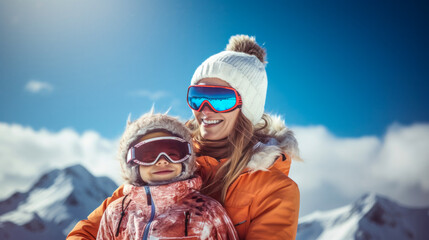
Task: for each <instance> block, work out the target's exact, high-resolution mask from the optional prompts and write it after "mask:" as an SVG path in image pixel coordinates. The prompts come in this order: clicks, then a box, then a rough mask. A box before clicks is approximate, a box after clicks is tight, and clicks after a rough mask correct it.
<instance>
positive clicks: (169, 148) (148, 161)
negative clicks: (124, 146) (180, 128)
mask: <svg viewBox="0 0 429 240" xmlns="http://www.w3.org/2000/svg"><path fill="white" fill-rule="evenodd" d="M191 153H192V150H191V146H190V144H189V143H188V142H186V141H185V140H184V139H181V138H178V137H158V138H151V139H148V140H145V141H142V142H139V143H137V144H135V145H134V146H132V147H131V148H130V149H129V150H128V154H127V163H129V162H131V161H133V162H135V163H137V164H140V165H153V164H155V163H156V162H157V161H158V160H159V158H161V156H164V157H165V158H167V159H168V160H169V161H170V162H172V163H180V162H184V161H186V160H187V159H188V158H189V157H190V156H191Z"/></svg>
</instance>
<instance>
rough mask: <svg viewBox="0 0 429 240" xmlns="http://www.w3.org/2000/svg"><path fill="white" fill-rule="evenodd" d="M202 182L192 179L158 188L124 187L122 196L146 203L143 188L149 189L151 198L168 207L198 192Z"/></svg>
mask: <svg viewBox="0 0 429 240" xmlns="http://www.w3.org/2000/svg"><path fill="white" fill-rule="evenodd" d="M201 184H202V180H201V178H200V177H194V178H190V179H186V180H183V181H178V182H173V183H170V184H165V185H158V186H141V187H138V186H134V185H131V184H125V185H124V195H129V196H130V197H131V198H132V199H139V201H140V202H142V203H147V199H148V198H147V193H146V189H145V187H148V188H149V189H150V194H151V198H152V199H153V200H154V201H156V202H162V204H163V205H164V204H165V205H170V204H172V203H174V202H177V201H179V200H180V199H182V198H184V197H186V196H187V195H188V194H189V193H191V192H194V191H198V190H199V189H200V188H201Z"/></svg>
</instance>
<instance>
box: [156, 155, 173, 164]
mask: <svg viewBox="0 0 429 240" xmlns="http://www.w3.org/2000/svg"><path fill="white" fill-rule="evenodd" d="M169 163H170V162H169V161H168V160H167V159H166V158H165V157H164V156H161V157H160V158H159V160H158V162H156V165H158V166H162V165H168V164H169Z"/></svg>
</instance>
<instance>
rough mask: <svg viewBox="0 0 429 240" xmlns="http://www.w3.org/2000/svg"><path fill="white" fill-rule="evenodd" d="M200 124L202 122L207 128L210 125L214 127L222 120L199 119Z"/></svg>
mask: <svg viewBox="0 0 429 240" xmlns="http://www.w3.org/2000/svg"><path fill="white" fill-rule="evenodd" d="M201 122H202V123H203V124H204V125H208V126H210V125H216V124H219V123H221V122H223V120H206V119H201Z"/></svg>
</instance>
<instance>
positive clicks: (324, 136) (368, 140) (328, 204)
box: [291, 124, 429, 213]
mask: <svg viewBox="0 0 429 240" xmlns="http://www.w3.org/2000/svg"><path fill="white" fill-rule="evenodd" d="M293 129H294V131H295V134H296V136H297V139H298V142H299V145H300V149H301V153H302V157H303V158H304V161H305V162H303V163H298V162H294V163H293V165H292V169H291V177H292V179H294V180H295V181H296V182H297V183H298V185H299V186H300V190H301V200H302V202H301V204H304V205H306V207H307V208H306V209H303V210H305V211H306V213H308V211H313V210H315V209H313V208H316V207H317V208H319V209H320V208H321V209H328V208H332V207H335V206H336V205H342V204H345V203H348V202H350V201H352V200H355V199H356V198H357V197H359V196H360V195H362V194H364V193H367V192H375V193H378V194H383V195H385V196H388V197H390V198H392V199H393V200H396V201H399V202H400V203H402V204H406V205H411V206H428V205H429V201H428V199H429V174H427V171H428V169H429V124H414V125H411V126H400V125H397V124H394V125H392V126H391V127H389V128H388V130H387V133H386V135H385V136H384V137H383V138H382V139H380V138H377V137H374V136H364V137H359V138H339V137H336V136H334V135H332V134H331V133H329V131H328V130H327V129H326V128H325V127H323V126H314V127H295V128H293ZM320 201H322V203H321V202H320ZM302 206H303V205H302ZM310 206H313V207H310ZM303 207H304V206H303Z"/></svg>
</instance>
